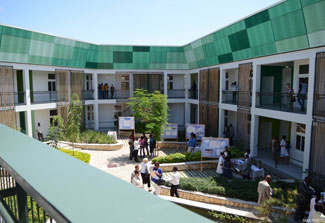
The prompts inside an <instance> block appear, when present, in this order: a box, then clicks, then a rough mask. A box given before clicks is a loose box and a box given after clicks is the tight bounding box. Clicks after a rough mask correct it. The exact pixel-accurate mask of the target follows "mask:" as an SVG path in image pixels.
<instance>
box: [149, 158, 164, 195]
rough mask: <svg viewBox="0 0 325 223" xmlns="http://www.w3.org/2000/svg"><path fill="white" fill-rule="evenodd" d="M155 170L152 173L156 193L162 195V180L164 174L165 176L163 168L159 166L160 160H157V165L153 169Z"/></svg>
mask: <svg viewBox="0 0 325 223" xmlns="http://www.w3.org/2000/svg"><path fill="white" fill-rule="evenodd" d="M152 171H153V174H152V181H153V182H154V185H153V187H154V189H155V192H154V194H155V195H160V189H161V188H160V182H159V181H160V180H162V176H163V172H162V170H161V168H160V167H159V162H155V166H154V168H153V169H152Z"/></svg>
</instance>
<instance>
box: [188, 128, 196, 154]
mask: <svg viewBox="0 0 325 223" xmlns="http://www.w3.org/2000/svg"><path fill="white" fill-rule="evenodd" d="M187 146H188V147H187V152H188V153H193V152H194V149H195V146H196V139H195V134H194V133H193V132H192V133H191V138H190V140H188V143H187Z"/></svg>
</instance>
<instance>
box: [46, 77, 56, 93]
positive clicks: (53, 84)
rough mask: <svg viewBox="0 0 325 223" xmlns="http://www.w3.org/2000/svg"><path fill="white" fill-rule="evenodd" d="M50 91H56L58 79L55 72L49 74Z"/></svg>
mask: <svg viewBox="0 0 325 223" xmlns="http://www.w3.org/2000/svg"><path fill="white" fill-rule="evenodd" d="M47 90H48V91H56V79H55V74H48V85H47Z"/></svg>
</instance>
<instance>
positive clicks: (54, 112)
mask: <svg viewBox="0 0 325 223" xmlns="http://www.w3.org/2000/svg"><path fill="white" fill-rule="evenodd" d="M56 115H58V110H50V125H52V123H53V119H54V116H56ZM54 126H58V122H57V121H56V122H55V123H54Z"/></svg>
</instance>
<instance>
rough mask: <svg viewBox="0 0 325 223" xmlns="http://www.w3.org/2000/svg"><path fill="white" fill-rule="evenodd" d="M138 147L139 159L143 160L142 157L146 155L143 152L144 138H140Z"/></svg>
mask: <svg viewBox="0 0 325 223" xmlns="http://www.w3.org/2000/svg"><path fill="white" fill-rule="evenodd" d="M139 145H140V157H142V158H144V156H145V155H146V154H145V152H144V137H143V136H141V138H140V140H139Z"/></svg>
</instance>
